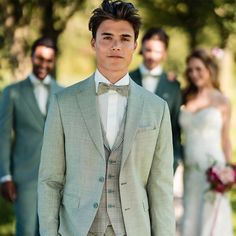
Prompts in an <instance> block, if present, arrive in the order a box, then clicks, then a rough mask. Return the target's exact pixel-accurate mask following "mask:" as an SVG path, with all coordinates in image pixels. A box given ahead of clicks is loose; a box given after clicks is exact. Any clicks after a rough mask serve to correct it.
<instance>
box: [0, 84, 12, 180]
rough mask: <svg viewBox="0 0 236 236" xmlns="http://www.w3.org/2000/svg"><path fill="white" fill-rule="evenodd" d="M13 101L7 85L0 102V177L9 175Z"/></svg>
mask: <svg viewBox="0 0 236 236" xmlns="http://www.w3.org/2000/svg"><path fill="white" fill-rule="evenodd" d="M13 104H14V102H13V97H12V96H11V89H10V87H7V88H6V89H5V90H4V91H3V95H2V98H1V103H0V134H1V138H0V178H2V177H4V176H7V175H11V173H10V166H11V163H10V160H11V146H12V134H13V120H14V119H13V115H14V105H13Z"/></svg>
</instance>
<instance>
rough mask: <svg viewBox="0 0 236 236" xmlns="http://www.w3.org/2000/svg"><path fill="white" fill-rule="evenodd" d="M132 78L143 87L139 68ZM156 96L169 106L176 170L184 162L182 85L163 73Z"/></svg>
mask: <svg viewBox="0 0 236 236" xmlns="http://www.w3.org/2000/svg"><path fill="white" fill-rule="evenodd" d="M130 77H131V78H132V79H133V80H134V81H135V82H136V83H137V84H138V85H140V86H142V74H141V72H140V70H139V68H137V69H136V70H134V71H131V72H130ZM155 94H156V95H158V96H160V97H161V98H163V99H164V100H165V101H166V102H167V103H168V106H169V110H170V117H171V125H172V136H173V148H174V170H175V169H176V167H177V165H178V162H179V161H180V160H182V157H183V155H182V147H181V142H180V127H179V111H180V106H181V103H182V94H181V89H180V83H179V82H178V81H177V80H175V81H169V80H168V79H167V75H166V73H165V72H163V73H162V74H161V75H160V79H159V82H158V86H157V88H156V90H155Z"/></svg>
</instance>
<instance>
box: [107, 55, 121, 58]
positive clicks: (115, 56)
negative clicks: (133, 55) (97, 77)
mask: <svg viewBox="0 0 236 236" xmlns="http://www.w3.org/2000/svg"><path fill="white" fill-rule="evenodd" d="M108 57H110V58H120V59H122V58H123V57H122V56H120V55H110V56H108Z"/></svg>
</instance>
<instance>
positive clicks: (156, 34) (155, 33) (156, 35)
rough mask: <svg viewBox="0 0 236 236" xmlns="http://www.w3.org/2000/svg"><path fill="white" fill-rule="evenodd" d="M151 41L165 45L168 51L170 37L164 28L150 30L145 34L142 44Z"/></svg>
mask: <svg viewBox="0 0 236 236" xmlns="http://www.w3.org/2000/svg"><path fill="white" fill-rule="evenodd" d="M150 39H154V40H159V41H161V42H163V43H164V45H165V48H166V49H167V48H168V45H169V36H168V35H167V33H166V32H165V31H164V30H163V29H162V28H158V27H156V28H150V29H149V30H147V32H146V33H145V34H144V36H143V38H142V44H143V43H144V42H145V41H146V40H150Z"/></svg>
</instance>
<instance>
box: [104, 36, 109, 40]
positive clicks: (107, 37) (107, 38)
mask: <svg viewBox="0 0 236 236" xmlns="http://www.w3.org/2000/svg"><path fill="white" fill-rule="evenodd" d="M103 39H106V40H110V39H111V37H110V36H106V37H104V38H103Z"/></svg>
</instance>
